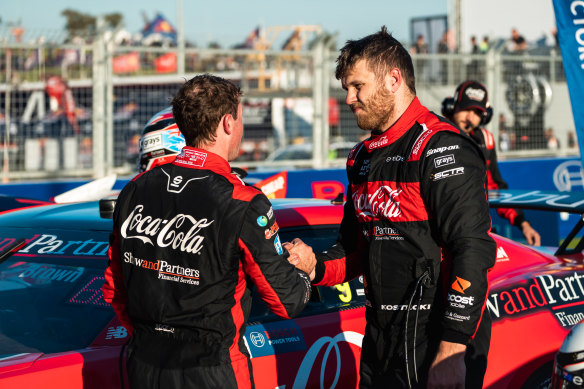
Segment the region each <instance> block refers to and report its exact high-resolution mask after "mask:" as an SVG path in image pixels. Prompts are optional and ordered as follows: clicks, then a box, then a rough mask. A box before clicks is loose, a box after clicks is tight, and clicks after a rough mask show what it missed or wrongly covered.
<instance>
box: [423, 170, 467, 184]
mask: <svg viewBox="0 0 584 389" xmlns="http://www.w3.org/2000/svg"><path fill="white" fill-rule="evenodd" d="M462 174H464V168H463V167H455V168H454V169H448V170H444V171H441V172H438V173H436V174H432V175H430V179H431V180H432V181H438V180H443V179H444V178H448V177H452V176H460V175H462Z"/></svg>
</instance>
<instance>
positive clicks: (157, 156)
mask: <svg viewBox="0 0 584 389" xmlns="http://www.w3.org/2000/svg"><path fill="white" fill-rule="evenodd" d="M185 145H186V142H185V138H184V136H183V135H182V134H181V132H180V130H179V129H178V126H177V125H176V122H175V121H174V117H173V116H172V107H167V108H166V109H163V110H162V111H160V112H158V113H157V114H155V115H154V116H152V118H150V120H149V121H148V123H146V126H145V127H144V131H142V137H141V138H140V144H139V148H140V154H139V155H138V171H139V172H140V173H142V172H145V171H148V170H150V169H152V168H154V167H156V166H160V165H164V164H165V163H169V162H173V161H174V160H175V158H176V156H177V155H178V154H179V153H180V152H181V150H182V148H183V147H184V146H185Z"/></svg>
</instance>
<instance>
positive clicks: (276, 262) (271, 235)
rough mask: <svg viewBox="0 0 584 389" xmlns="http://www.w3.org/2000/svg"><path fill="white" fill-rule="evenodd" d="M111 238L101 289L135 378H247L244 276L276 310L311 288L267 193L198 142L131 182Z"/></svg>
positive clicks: (232, 381)
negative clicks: (126, 334) (286, 245)
mask: <svg viewBox="0 0 584 389" xmlns="http://www.w3.org/2000/svg"><path fill="white" fill-rule="evenodd" d="M110 244H111V246H110V250H109V256H110V261H109V267H108V268H107V270H106V272H105V278H106V282H105V284H104V286H103V293H104V297H105V300H106V301H108V302H109V303H111V304H112V306H113V308H114V309H115V311H116V314H117V315H118V316H119V318H120V319H121V321H122V323H123V324H124V325H125V326H126V328H128V330H129V331H130V332H131V333H132V337H131V339H130V342H129V344H128V356H127V370H128V376H129V379H130V384H131V387H132V388H250V387H254V383H253V377H252V369H251V362H250V359H249V354H248V351H247V349H246V346H245V343H244V338H243V335H244V332H245V323H246V320H247V318H248V316H249V312H250V308H251V290H252V286H253V284H255V285H256V286H257V290H258V292H259V294H260V296H261V297H262V298H263V300H264V301H265V302H266V303H267V304H268V306H269V307H270V308H271V309H272V311H273V312H275V313H276V314H278V315H279V316H281V317H284V318H290V317H292V316H294V315H296V314H298V313H299V312H300V311H301V310H302V309H303V308H304V306H305V304H306V303H307V302H308V300H309V299H310V290H311V285H310V280H309V279H308V276H307V275H306V273H304V272H302V271H299V270H297V269H296V268H295V267H294V266H292V265H291V264H289V263H288V261H287V259H286V255H287V254H283V252H284V250H283V248H282V245H281V242H280V238H279V236H278V225H277V223H276V219H275V216H274V211H273V209H272V207H271V204H270V202H269V201H268V199H267V198H266V196H265V195H264V194H263V193H262V192H261V191H259V190H257V189H255V188H254V187H251V186H246V185H244V183H243V182H242V181H241V180H240V179H239V178H237V177H236V176H235V175H234V174H231V169H230V166H229V164H228V163H227V161H225V160H224V159H222V158H221V157H219V156H217V155H216V154H213V153H211V152H207V151H204V150H200V149H196V148H191V147H185V148H184V149H183V151H182V153H181V154H180V155H179V156H178V157H177V158H176V160H175V162H173V163H169V164H166V165H163V166H160V167H157V168H155V169H152V170H150V171H148V172H145V173H143V174H141V175H139V176H137V177H136V178H135V179H134V180H132V181H131V182H129V183H128V184H127V185H126V186H125V187H124V189H123V190H122V192H121V193H120V195H119V197H118V200H117V203H116V208H115V212H114V230H113V233H112V236H111V241H110Z"/></svg>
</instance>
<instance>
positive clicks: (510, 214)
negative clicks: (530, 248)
mask: <svg viewBox="0 0 584 389" xmlns="http://www.w3.org/2000/svg"><path fill="white" fill-rule="evenodd" d="M470 137H471V138H472V139H473V140H474V141H475V142H477V144H478V145H479V147H480V148H481V150H482V151H483V154H484V155H485V159H486V160H487V177H488V189H507V188H508V187H509V186H508V185H507V182H505V180H503V177H502V176H501V173H500V172H499V164H498V163H497V150H496V149H495V137H494V136H493V134H492V133H491V132H490V131H488V130H487V129H485V128H476V129H475V130H473V131H472V132H471V133H470ZM497 215H499V216H500V217H502V218H504V219H507V220H509V223H511V225H513V226H516V227H519V228H521V223H523V222H524V221H525V220H526V219H525V215H524V214H523V212H522V211H521V210H520V209H513V208H497Z"/></svg>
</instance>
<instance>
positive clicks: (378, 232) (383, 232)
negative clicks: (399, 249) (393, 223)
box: [373, 226, 404, 240]
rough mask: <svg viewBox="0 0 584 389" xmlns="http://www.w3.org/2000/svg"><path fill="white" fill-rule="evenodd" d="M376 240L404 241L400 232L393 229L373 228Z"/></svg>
mask: <svg viewBox="0 0 584 389" xmlns="http://www.w3.org/2000/svg"><path fill="white" fill-rule="evenodd" d="M373 236H374V237H375V240H404V237H403V236H401V234H400V233H399V231H398V230H397V229H395V228H392V227H380V226H375V227H373Z"/></svg>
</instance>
